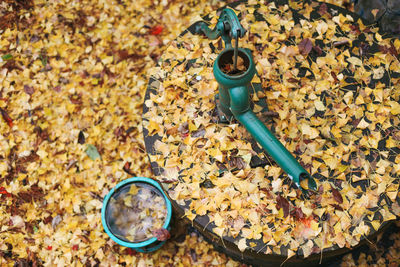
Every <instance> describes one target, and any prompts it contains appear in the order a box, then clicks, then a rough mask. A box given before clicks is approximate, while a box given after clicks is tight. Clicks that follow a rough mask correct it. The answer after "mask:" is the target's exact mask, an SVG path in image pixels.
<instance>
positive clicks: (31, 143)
mask: <svg viewBox="0 0 400 267" xmlns="http://www.w3.org/2000/svg"><path fill="white" fill-rule="evenodd" d="M336 3H339V2H336ZM223 5H225V3H224V2H221V1H214V0H212V1H198V0H193V1H171V0H169V1H168V0H162V1H149V0H135V1H45V0H38V1H13V0H3V1H0V113H1V116H0V117H1V118H0V225H1V226H0V265H2V266H3V265H5V266H13V265H15V266H30V265H32V266H41V265H44V266H54V265H59V266H70V265H72V266H82V265H85V266H96V265H99V263H101V265H102V266H103V265H104V266H117V265H118V264H120V265H121V266H124V265H128V266H132V265H135V266H152V265H153V266H165V265H172V266H191V265H195V264H198V265H205V266H207V265H220V266H239V265H240V264H239V263H237V262H235V261H233V260H230V259H229V258H227V257H226V256H225V255H223V254H221V253H218V252H216V251H215V250H213V249H212V246H211V245H209V244H208V243H206V242H205V241H202V238H201V237H198V236H197V235H196V234H195V233H192V234H190V235H188V236H186V237H184V238H183V239H182V238H181V239H180V240H179V239H177V240H175V241H170V242H168V243H167V244H166V245H165V246H164V247H163V248H162V249H160V250H159V251H157V252H156V253H153V254H141V253H135V252H134V251H132V250H130V249H126V248H123V247H120V246H118V245H116V244H115V243H114V242H113V241H111V240H110V239H109V238H108V237H107V235H106V234H105V233H104V231H103V228H102V226H101V220H100V208H101V205H102V198H103V196H104V195H105V194H106V193H107V192H108V191H109V189H110V188H112V187H113V186H115V185H116V183H118V182H119V181H122V180H124V179H126V178H129V177H131V176H135V175H137V176H148V177H151V176H152V172H151V169H150V166H149V163H148V159H147V155H146V153H145V151H144V145H143V137H142V126H141V110H142V101H143V97H144V93H145V88H146V83H147V81H148V77H149V76H150V74H151V73H150V70H151V68H152V67H154V66H155V64H156V61H157V60H158V58H159V57H160V56H161V54H162V53H163V51H164V50H165V48H166V47H167V45H168V44H169V42H170V41H171V40H173V39H175V38H176V36H177V35H178V34H179V33H180V32H182V31H183V30H184V29H185V28H187V26H188V25H190V24H191V22H194V21H197V20H198V19H199V18H200V16H201V15H205V14H208V13H210V12H211V11H213V10H215V9H216V8H218V7H221V6H223ZM178 14H179V15H178ZM394 229H397V230H396V231H397V233H394V234H392V235H391V237H390V238H389V237H387V238H388V240H389V239H391V240H393V242H386V243H385V245H386V246H383V244H382V245H381V244H380V243H377V249H376V248H375V247H374V246H375V245H373V246H372V247H373V248H374V249H371V250H368V249H366V250H364V252H362V254H361V255H360V256H358V255H356V256H355V257H353V256H352V255H349V256H346V257H344V258H343V263H342V264H343V265H347V266H355V265H359V264H364V263H365V264H370V265H373V264H376V266H383V265H384V264H392V266H396V264H398V261H399V258H400V257H399V251H400V236H399V234H398V228H394ZM387 247H388V248H387ZM383 248H387V249H385V251H382V250H383Z"/></svg>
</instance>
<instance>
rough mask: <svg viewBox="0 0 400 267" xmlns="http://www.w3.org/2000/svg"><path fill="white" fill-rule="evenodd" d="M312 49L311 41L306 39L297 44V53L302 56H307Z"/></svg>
mask: <svg viewBox="0 0 400 267" xmlns="http://www.w3.org/2000/svg"><path fill="white" fill-rule="evenodd" d="M312 48H313V44H312V42H311V40H310V39H308V38H306V39H303V40H302V41H301V42H300V43H299V51H300V53H301V54H302V55H303V56H307V55H308V54H309V53H310V52H311V49H312Z"/></svg>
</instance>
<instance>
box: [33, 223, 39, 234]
mask: <svg viewBox="0 0 400 267" xmlns="http://www.w3.org/2000/svg"><path fill="white" fill-rule="evenodd" d="M38 230H39V229H38V228H37V227H36V225H35V226H33V232H34V233H36V232H37V231H38Z"/></svg>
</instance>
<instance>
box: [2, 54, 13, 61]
mask: <svg viewBox="0 0 400 267" xmlns="http://www.w3.org/2000/svg"><path fill="white" fill-rule="evenodd" d="M12 57H13V56H12V55H11V54H7V55H3V56H1V58H2V59H3V60H10V59H12Z"/></svg>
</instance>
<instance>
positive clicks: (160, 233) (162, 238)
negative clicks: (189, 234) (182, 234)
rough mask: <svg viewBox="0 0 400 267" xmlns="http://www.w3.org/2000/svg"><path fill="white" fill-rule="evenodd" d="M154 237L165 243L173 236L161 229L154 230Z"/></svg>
mask: <svg viewBox="0 0 400 267" xmlns="http://www.w3.org/2000/svg"><path fill="white" fill-rule="evenodd" d="M153 235H154V236H155V237H156V238H157V240H158V241H165V240H167V239H168V238H170V237H171V234H170V233H169V231H168V230H167V229H165V228H160V229H156V230H154V231H153Z"/></svg>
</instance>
